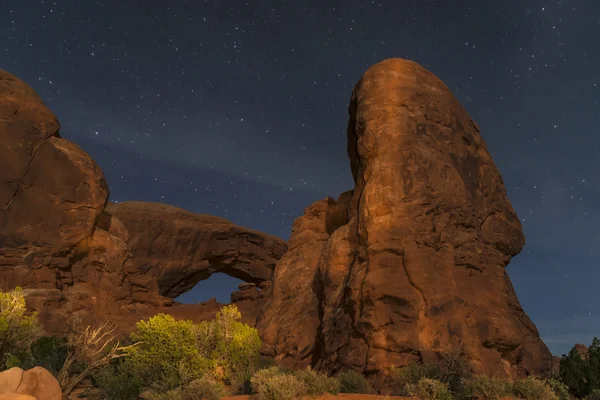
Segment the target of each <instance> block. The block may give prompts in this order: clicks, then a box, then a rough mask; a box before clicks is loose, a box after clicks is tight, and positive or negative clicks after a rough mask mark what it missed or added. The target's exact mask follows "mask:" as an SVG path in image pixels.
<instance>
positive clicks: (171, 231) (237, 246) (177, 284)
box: [106, 201, 287, 298]
mask: <svg viewBox="0 0 600 400" xmlns="http://www.w3.org/2000/svg"><path fill="white" fill-rule="evenodd" d="M106 211H107V212H108V213H110V214H111V215H113V216H115V217H117V218H118V219H119V220H120V221H121V222H122V223H123V225H124V228H125V230H126V231H127V233H128V238H126V239H124V240H125V242H126V243H127V244H128V245H129V248H130V249H131V251H132V252H133V256H134V259H135V261H136V263H137V266H138V268H139V269H140V270H141V271H142V272H143V273H144V274H146V275H148V276H153V277H155V278H156V279H157V281H158V287H159V290H160V293H161V294H162V295H163V296H167V297H170V298H176V297H177V296H179V295H180V294H182V293H184V292H186V291H188V290H189V289H191V288H192V287H194V285H196V283H198V282H199V281H201V280H205V279H207V278H208V277H209V276H210V275H211V274H212V273H214V272H223V273H226V274H228V275H230V276H233V277H236V278H239V279H241V280H243V281H246V282H253V283H256V284H259V283H261V282H263V281H266V280H269V279H271V277H272V275H273V268H274V267H275V264H276V263H277V261H278V260H279V259H280V258H281V256H282V255H283V253H285V251H286V249H287V248H286V245H285V243H284V242H283V241H282V240H281V239H278V238H275V237H272V236H268V235H265V234H263V233H260V232H256V231H253V230H250V229H245V228H242V227H239V226H236V225H234V224H232V223H231V222H229V221H227V220H226V219H223V218H218V217H214V216H211V215H199V214H194V213H191V212H189V211H185V210H182V209H180V208H178V207H174V206H170V205H166V204H159V203H147V202H138V201H130V202H124V203H118V204H112V203H111V204H109V205H108V207H107V208H106Z"/></svg>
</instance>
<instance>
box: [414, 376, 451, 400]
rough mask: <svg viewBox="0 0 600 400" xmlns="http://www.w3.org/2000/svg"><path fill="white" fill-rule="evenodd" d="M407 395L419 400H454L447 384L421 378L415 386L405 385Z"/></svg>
mask: <svg viewBox="0 0 600 400" xmlns="http://www.w3.org/2000/svg"><path fill="white" fill-rule="evenodd" d="M407 390H408V393H409V394H410V395H411V396H415V397H417V398H419V399H421V400H454V396H452V393H450V389H449V387H448V384H447V383H443V382H440V381H438V380H435V379H429V378H422V379H420V380H419V381H418V382H417V383H416V384H409V385H407Z"/></svg>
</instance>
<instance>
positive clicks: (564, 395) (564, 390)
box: [546, 378, 600, 400]
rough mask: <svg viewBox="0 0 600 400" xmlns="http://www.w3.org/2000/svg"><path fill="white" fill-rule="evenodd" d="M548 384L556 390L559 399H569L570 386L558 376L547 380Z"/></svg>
mask: <svg viewBox="0 0 600 400" xmlns="http://www.w3.org/2000/svg"><path fill="white" fill-rule="evenodd" d="M546 383H547V384H548V386H550V388H551V389H552V391H554V393H555V394H556V396H557V397H558V400H569V388H568V387H567V385H565V384H564V383H562V382H561V381H560V380H558V379H556V378H550V379H548V380H547V381H546ZM598 400H600V399H598Z"/></svg>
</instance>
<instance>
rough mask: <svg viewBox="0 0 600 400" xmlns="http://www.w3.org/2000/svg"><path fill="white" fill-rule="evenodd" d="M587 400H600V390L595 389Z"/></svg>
mask: <svg viewBox="0 0 600 400" xmlns="http://www.w3.org/2000/svg"><path fill="white" fill-rule="evenodd" d="M585 400H600V389H595V390H593V391H592V393H590V394H589V395H587V396H586V397H585Z"/></svg>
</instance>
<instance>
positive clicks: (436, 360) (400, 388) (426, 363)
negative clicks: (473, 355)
mask: <svg viewBox="0 0 600 400" xmlns="http://www.w3.org/2000/svg"><path fill="white" fill-rule="evenodd" d="M390 375H391V377H392V381H393V392H394V394H395V395H400V396H406V395H409V394H410V393H409V392H408V389H407V387H408V385H416V384H417V383H418V382H419V381H420V380H421V379H423V378H426V379H433V380H436V381H439V382H442V383H444V384H447V385H448V388H449V390H450V392H451V393H454V394H459V393H460V392H461V391H462V382H463V381H464V380H466V379H469V377H470V376H471V373H470V372H469V368H468V365H467V362H466V359H465V357H464V355H463V353H462V348H461V346H457V347H456V349H454V350H452V351H450V352H445V353H433V354H423V355H421V361H420V362H413V363H411V364H409V365H408V366H406V367H403V368H395V367H392V368H391V370H390Z"/></svg>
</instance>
